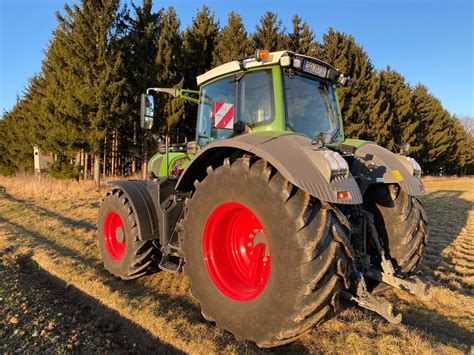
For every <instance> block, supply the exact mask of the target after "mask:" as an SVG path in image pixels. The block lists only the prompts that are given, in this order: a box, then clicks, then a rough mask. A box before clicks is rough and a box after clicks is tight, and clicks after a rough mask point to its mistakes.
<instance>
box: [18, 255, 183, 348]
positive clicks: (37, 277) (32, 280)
mask: <svg viewBox="0 0 474 355" xmlns="http://www.w3.org/2000/svg"><path fill="white" fill-rule="evenodd" d="M19 265H20V271H21V273H23V274H24V275H25V277H20V278H19V281H20V283H22V287H24V288H28V289H31V288H36V289H37V290H42V289H45V288H46V289H48V290H49V291H50V292H52V293H53V295H52V296H53V297H52V298H54V300H55V301H60V302H64V303H66V304H68V303H69V304H70V305H75V306H76V307H77V303H80V305H81V306H82V307H80V308H81V317H83V318H85V321H86V322H90V323H92V322H93V323H94V324H95V325H96V326H97V327H98V328H99V329H110V328H111V327H112V329H114V331H113V332H112V333H111V332H103V333H102V336H106V337H110V336H111V334H112V336H114V337H115V339H116V340H117V341H118V343H119V344H120V343H123V342H124V341H126V342H127V343H128V346H130V345H131V344H132V343H135V345H134V347H135V348H134V350H135V351H136V352H138V353H151V352H153V353H154V352H159V353H173V354H181V353H183V352H182V351H180V350H178V349H177V348H175V347H174V346H172V345H171V344H168V343H164V342H162V341H160V340H158V339H156V338H154V337H152V336H151V335H150V334H149V333H148V332H147V331H146V329H144V328H142V327H141V326H139V325H137V324H135V323H134V322H132V321H130V320H128V319H126V318H124V317H122V316H120V314H119V313H118V312H117V311H115V310H113V309H111V308H109V307H107V306H106V305H104V304H102V303H101V302H100V301H98V300H96V299H95V298H93V297H91V296H89V295H88V294H86V293H84V292H82V291H81V290H79V289H78V288H77V287H75V286H73V285H69V284H66V283H65V282H64V281H63V280H61V279H59V278H58V277H56V276H54V275H52V274H50V273H49V272H48V271H46V270H45V269H43V268H41V266H40V265H38V263H36V262H35V261H34V260H32V259H31V258H30V257H29V256H27V255H23V256H22V257H21V258H19ZM21 273H20V275H21ZM72 311H73V310H71V312H72ZM64 326H66V327H69V328H70V327H71V324H64Z"/></svg>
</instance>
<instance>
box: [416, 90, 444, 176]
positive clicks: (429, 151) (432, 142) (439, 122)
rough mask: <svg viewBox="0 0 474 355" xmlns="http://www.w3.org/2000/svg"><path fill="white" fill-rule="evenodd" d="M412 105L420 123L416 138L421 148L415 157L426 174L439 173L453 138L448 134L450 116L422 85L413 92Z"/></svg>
mask: <svg viewBox="0 0 474 355" xmlns="http://www.w3.org/2000/svg"><path fill="white" fill-rule="evenodd" d="M412 105H413V108H412V109H413V112H414V119H415V120H416V121H418V127H417V129H416V130H415V136H416V137H417V143H418V144H419V145H420V146H421V148H420V149H419V150H418V151H417V152H415V154H414V157H415V159H417V160H419V161H420V163H421V165H422V168H423V171H425V173H437V172H438V171H439V168H440V167H442V166H443V164H444V163H443V159H444V158H445V154H444V152H446V151H447V150H448V148H449V146H450V140H451V137H450V136H449V135H448V134H447V133H448V130H449V126H450V115H449V113H448V112H447V111H446V110H444V109H443V107H442V106H441V103H440V102H439V100H438V99H436V98H435V97H434V96H433V95H431V94H430V93H429V92H428V89H427V88H426V87H425V86H423V85H421V84H418V85H416V87H415V88H414V90H413V92H412Z"/></svg>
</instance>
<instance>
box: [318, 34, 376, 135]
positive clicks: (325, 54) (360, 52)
mask: <svg viewBox="0 0 474 355" xmlns="http://www.w3.org/2000/svg"><path fill="white" fill-rule="evenodd" d="M316 56H317V57H318V58H320V59H322V60H324V61H326V62H328V63H329V64H331V65H333V66H334V67H336V68H337V69H339V70H341V71H342V72H343V73H344V74H345V75H348V76H350V77H351V78H353V79H355V84H354V85H353V86H352V87H350V88H346V87H339V88H338V95H339V100H340V104H341V111H342V117H343V118H344V131H345V134H346V135H347V136H348V137H351V138H357V137H363V135H364V130H363V127H364V119H365V118H364V117H365V115H366V112H367V110H368V106H369V103H368V102H367V101H366V93H367V92H368V91H369V90H370V86H371V85H372V84H371V80H372V77H373V75H374V68H373V65H372V63H371V61H370V59H369V56H368V55H367V53H366V52H365V50H364V49H363V48H362V46H360V45H358V44H357V43H356V42H355V39H354V37H353V36H350V35H347V34H345V33H342V32H338V31H334V30H333V29H332V28H329V29H328V30H327V32H326V33H325V34H324V35H323V42H322V43H321V45H320V46H318V48H317V54H316Z"/></svg>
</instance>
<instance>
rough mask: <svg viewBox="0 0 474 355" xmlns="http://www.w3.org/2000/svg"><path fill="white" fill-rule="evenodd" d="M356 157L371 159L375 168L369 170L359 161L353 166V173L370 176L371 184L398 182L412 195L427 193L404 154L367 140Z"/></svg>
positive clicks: (356, 153)
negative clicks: (359, 163)
mask: <svg viewBox="0 0 474 355" xmlns="http://www.w3.org/2000/svg"><path fill="white" fill-rule="evenodd" d="M355 155H356V157H359V158H362V159H363V160H365V161H367V160H371V161H372V162H373V163H374V164H375V168H374V169H372V171H369V170H368V169H367V168H366V167H365V166H363V164H361V165H360V166H358V164H357V161H355V162H354V164H353V166H352V169H351V171H352V173H353V174H354V175H356V176H357V175H358V174H359V173H361V174H364V175H366V176H369V177H370V179H371V180H372V181H371V184H391V183H397V184H399V185H400V187H401V188H402V190H404V191H405V192H406V193H407V194H408V195H410V196H420V195H423V194H424V193H425V189H424V186H423V182H422V181H421V179H420V178H419V177H418V176H414V174H413V167H412V165H411V164H410V162H409V161H408V160H407V159H406V158H405V157H404V156H402V155H398V154H395V153H393V152H391V151H389V150H388V149H385V148H383V147H381V146H379V145H377V144H375V143H372V142H367V143H366V144H363V145H362V146H361V147H360V148H358V149H357V150H356V151H355Z"/></svg>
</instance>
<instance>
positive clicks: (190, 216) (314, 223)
mask: <svg viewBox="0 0 474 355" xmlns="http://www.w3.org/2000/svg"><path fill="white" fill-rule="evenodd" d="M195 187H196V190H195V192H194V194H193V196H192V198H191V199H190V200H189V201H188V204H187V214H186V217H185V220H184V221H183V225H184V231H185V237H184V240H183V244H182V249H183V252H184V255H185V265H184V271H185V273H186V274H187V275H188V276H189V279H190V282H191V293H192V295H193V296H194V297H195V298H196V299H197V300H198V301H199V302H200V304H201V306H202V314H203V316H204V317H205V318H206V319H207V320H210V321H214V322H216V324H217V325H218V327H220V328H221V329H225V330H228V331H230V332H232V333H233V334H234V335H235V336H236V338H237V339H242V340H243V339H246V340H251V341H254V342H256V343H257V345H259V346H261V347H273V346H278V345H282V344H285V343H288V342H291V341H293V340H294V339H296V338H298V337H299V336H301V335H302V334H304V333H306V332H308V331H309V330H310V329H311V328H312V327H313V326H314V325H317V324H319V323H320V322H321V321H322V320H323V319H324V318H325V317H327V316H329V315H330V314H332V313H333V312H334V310H335V308H336V305H337V301H338V295H339V291H340V290H341V289H343V288H347V287H349V272H348V267H347V266H348V256H347V254H350V255H351V256H352V249H351V247H350V244H349V242H348V238H347V233H348V224H347V221H346V220H345V219H344V217H342V216H340V213H339V212H338V211H337V210H335V209H334V208H333V207H331V206H330V205H328V204H324V203H321V202H320V201H319V200H317V199H316V198H314V197H312V196H310V195H308V194H307V193H305V192H303V191H301V190H299V189H298V188H296V187H295V186H293V185H292V184H291V183H289V182H288V181H287V180H286V179H284V178H283V176H282V175H281V174H280V173H278V172H277V171H276V170H275V169H273V168H272V167H271V166H270V165H268V164H267V163H266V162H265V161H264V160H256V161H255V162H253V164H252V161H251V159H250V158H248V157H244V158H240V159H237V160H236V161H235V162H233V163H232V164H230V161H229V160H228V159H226V160H225V162H224V165H222V166H220V167H218V168H217V169H216V170H212V168H208V175H207V177H206V178H204V180H203V181H202V182H200V183H199V182H196V183H195ZM338 216H339V217H338ZM339 218H341V220H339ZM341 221H342V222H345V225H343V224H342V223H341ZM255 255H257V257H255Z"/></svg>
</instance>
